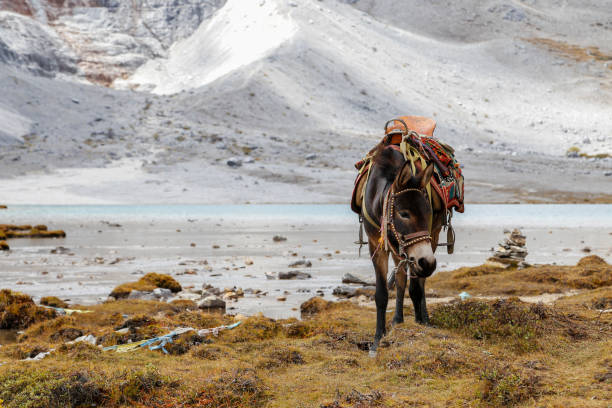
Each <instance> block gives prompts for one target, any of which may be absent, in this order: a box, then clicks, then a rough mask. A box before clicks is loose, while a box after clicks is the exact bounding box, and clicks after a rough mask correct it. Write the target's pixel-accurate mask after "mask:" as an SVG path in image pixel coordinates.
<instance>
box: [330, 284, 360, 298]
mask: <svg viewBox="0 0 612 408" xmlns="http://www.w3.org/2000/svg"><path fill="white" fill-rule="evenodd" d="M332 294H334V295H336V296H340V297H348V298H350V297H353V296H355V295H356V294H357V288H354V287H352V286H347V285H340V286H338V287H336V288H335V289H334V291H333V292H332Z"/></svg>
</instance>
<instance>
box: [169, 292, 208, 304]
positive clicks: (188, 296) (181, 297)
mask: <svg viewBox="0 0 612 408" xmlns="http://www.w3.org/2000/svg"><path fill="white" fill-rule="evenodd" d="M201 298H202V296H201V295H198V294H197V293H189V292H181V293H179V294H178V295H176V296H175V297H173V298H172V300H193V301H194V302H197V301H198V300H200V299H201Z"/></svg>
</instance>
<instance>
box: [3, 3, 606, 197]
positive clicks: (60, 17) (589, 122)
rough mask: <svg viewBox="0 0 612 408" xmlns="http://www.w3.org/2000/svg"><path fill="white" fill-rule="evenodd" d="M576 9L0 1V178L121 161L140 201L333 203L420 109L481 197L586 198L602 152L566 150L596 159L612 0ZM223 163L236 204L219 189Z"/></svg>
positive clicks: (601, 147)
mask: <svg viewBox="0 0 612 408" xmlns="http://www.w3.org/2000/svg"><path fill="white" fill-rule="evenodd" d="M586 3H588V4H585V2H583V1H577V0H575V1H560V0H558V1H543V0H529V1H518V0H517V1H511V2H508V1H503V0H487V1H484V2H483V1H476V0H469V1H465V2H452V1H441V0H434V1H431V2H426V3H424V2H397V1H392V0H377V1H374V0H350V1H339V0H322V1H320V0H294V1H287V0H227V1H222V0H209V1H189V0H173V1H170V0H155V1H153V0H134V1H131V2H121V1H111V0H80V1H77V0H74V1H62V0H37V1H34V0H27V1H25V0H24V1H9V0H0V10H2V11H0V86H2V88H1V89H3V91H4V97H3V98H1V99H0V121H2V123H3V125H2V127H1V128H0V144H3V145H4V148H3V149H4V153H0V160H2V162H3V163H2V166H3V167H2V173H3V174H8V175H13V176H16V175H23V174H24V173H29V172H32V171H34V170H36V169H38V170H45V169H46V170H45V171H51V170H52V169H56V168H67V169H70V168H82V167H94V168H98V169H100V172H101V173H104V172H105V171H106V170H105V169H109V168H111V169H113V168H116V167H117V166H119V167H121V166H123V165H126V166H128V167H129V168H135V169H137V172H141V173H142V175H141V177H140V176H138V177H134V178H133V179H130V180H128V181H125V180H124V182H122V183H123V184H122V188H124V187H125V188H127V189H128V190H132V191H133V188H132V187H133V185H139V186H140V187H139V188H140V189H141V190H143V191H144V192H145V193H146V194H150V195H148V196H147V199H148V200H150V201H156V200H157V198H156V197H157V196H156V195H155V194H158V193H159V191H160V189H159V188H156V189H154V191H151V192H150V193H148V191H149V190H150V189H149V187H151V186H157V185H160V183H161V184H164V183H169V184H172V183H170V181H169V180H170V179H171V178H175V177H178V178H179V179H180V180H182V182H181V183H182V184H181V185H178V184H176V183H175V184H173V185H172V186H170V187H168V188H169V191H167V192H165V193H164V194H162V197H160V198H159V200H161V201H185V200H187V201H190V202H198V201H204V202H214V201H215V200H221V201H240V200H241V199H243V200H249V201H342V200H343V199H344V198H345V196H346V195H347V194H348V193H347V191H348V190H350V184H351V183H350V179H351V178H352V176H353V172H352V170H351V162H353V161H355V160H356V159H357V158H358V157H359V156H360V155H361V154H362V153H363V152H364V151H366V150H367V149H368V148H369V147H370V146H371V145H372V144H373V143H375V141H376V140H377V138H378V137H380V135H381V131H380V128H381V126H382V124H384V122H385V121H386V120H388V119H390V118H392V117H394V116H396V115H400V114H417V115H426V116H433V117H435V118H436V120H437V121H438V130H437V132H438V136H439V137H440V138H441V139H443V140H445V141H447V142H450V143H451V144H453V145H455V146H456V147H458V154H459V157H460V159H461V160H462V161H463V162H464V163H465V164H466V173H467V175H468V176H469V177H471V179H472V180H473V181H474V183H471V184H468V193H469V192H470V189H474V188H476V190H473V191H475V192H478V196H479V198H480V199H483V200H493V199H497V198H496V197H501V198H500V199H502V200H507V199H509V197H511V198H513V199H518V200H523V199H527V195H529V194H530V193H529V191H532V190H536V191H539V190H542V191H544V190H546V191H549V190H555V189H556V188H559V187H560V186H559V185H560V183H559V182H558V181H559V180H560V179H561V178H563V177H567V176H568V175H571V176H572V177H574V178H576V177H578V179H577V181H580V182H582V183H580V186H579V187H578V188H579V189H583V190H584V191H589V189H590V187H589V185H590V182H589V181H588V180H589V177H593V178H595V177H599V178H601V177H602V176H603V175H604V174H607V173H608V172H609V169H610V167H612V164H611V163H610V159H603V160H594V161H586V160H579V159H573V160H570V159H566V158H564V156H565V153H566V151H567V150H568V149H569V148H570V147H573V148H574V150H575V148H576V147H577V148H579V149H580V152H584V153H587V154H592V155H594V154H603V155H605V154H609V153H611V152H612V118H611V117H612V115H611V112H612V108H611V105H610V102H609V101H610V100H612V99H611V96H612V92H611V89H612V62H611V58H612V57H610V55H612V42H610V41H609V39H610V38H611V37H612V1H610V0H606V1H590V2H586ZM24 146H27V148H24ZM15 155H17V156H15ZM231 156H237V157H239V158H240V157H241V158H242V159H243V161H244V162H245V165H244V166H242V167H241V168H238V169H229V168H228V167H227V166H226V165H225V161H226V159H227V158H229V157H231ZM16 157H18V159H16ZM43 157H44V159H43ZM307 157H308V158H309V159H306V158H307ZM14 159H16V160H14ZM41 160H42V161H41ZM250 160H253V161H254V163H252V164H249V163H248V162H249V161H250ZM134 162H137V163H138V165H137V166H134ZM130 166H131V167H130ZM470 169H473V170H470ZM66 171H68V172H69V171H70V170H66ZM133 171H136V170H133ZM471 171H472V173H471V174H470V172H471ZM534 172H536V173H537V174H538V180H539V181H538V180H536V181H534V180H533V178H532V175H533V173H534ZM107 173H108V174H109V177H108V180H106V179H105V180H106V181H105V183H110V185H113V186H115V187H116V184H117V183H113V182H112V176H111V174H115V173H114V170H113V171H110V172H107ZM186 173H188V174H189V175H187V174H186ZM177 174H180V176H179V175H177ZM203 174H207V175H211V174H214V178H215V180H211V178H210V177H204V178H203V177H202V175H203ZM153 175H155V177H154V176H153ZM238 175H239V177H241V179H239V181H240V183H238V184H241V185H242V184H244V185H247V186H248V185H249V184H250V183H255V182H257V185H258V186H259V187H257V188H254V189H253V192H250V193H249V194H250V195H249V194H247V196H248V197H250V199H249V198H246V199H244V194H242V195H241V194H236V196H235V197H234V196H231V197H229V196H227V194H224V193H223V191H224V186H226V185H227V183H228V182H232V181H235V179H236V177H238ZM491 175H495V179H496V180H495V181H494V182H492V180H491ZM56 176H57V175H56ZM64 176H65V175H64ZM191 176H193V179H190V177H191ZM58 177H61V176H58ZM332 179H333V180H332ZM15 180H17V179H15ZM216 180H218V181H216ZM605 180H606V182H610V183H612V180H610V181H608V180H609V179H608V178H606V179H605ZM147 181H148V184H146V183H145V182H147ZM527 181H529V182H530V183H533V184H531V185H530V186H529V187H525V184H526V182H527ZM7 182H8V181H7ZM584 182H586V184H585V183H584ZM15 183H17V184H15V186H14V189H13V190H11V191H13V194H15V195H17V194H18V191H21V190H20V188H21V186H22V185H23V183H18V182H17V181H15ZM82 184H83V183H81V182H78V181H77V182H74V180H73V182H71V184H70V186H76V187H71V188H73V189H74V191H73V193H74V195H76V196H79V195H81V196H88V197H94V198H95V199H96V200H97V199H103V200H106V201H111V202H115V201H122V199H124V198H125V195H121V194H117V195H116V196H113V195H112V193H109V191H114V190H113V189H112V188H110V187H108V186H107V187H104V186H102V187H99V188H93V189H92V187H91V186H89V187H87V188H86V187H84V186H83V185H82ZM140 184H142V185H140ZM179 184H180V183H179ZM5 185H6V186H9V184H6V183H5ZM251 185H252V184H251ZM288 185H290V186H291V188H292V189H295V191H294V193H295V194H294V195H293V196H292V197H293V198H290V199H288V198H287V197H288V196H287V195H285V194H281V193H280V192H279V191H282V189H283V188H286V187H287V186H288ZM126 186H127V187H126ZM338 186H342V187H340V188H339V187H338ZM475 186H480V187H475ZM9 187H10V186H9ZM175 187H176V191H175V190H174V189H175ZM7 188H8V187H7ZM62 188H64V189H65V188H67V187H65V186H64V187H62ZM245 188H248V187H245ZM148 189H149V190H148ZM211 189H212V190H211ZM279 189H280V190H279ZM210 191H218V192H220V195H221V197H223V198H220V196H219V195H214V197H216V198H214V197H213V196H211V195H206V197H204V198H203V196H204V193H203V192H210ZM547 194H548V193H547ZM468 196H469V194H468ZM483 197H484V198H483ZM58 200H59V201H61V199H59V198H58ZM543 200H544V198H543ZM23 201H27V200H26V199H24V200H23ZM94 201H95V200H94ZM128 201H129V200H128Z"/></svg>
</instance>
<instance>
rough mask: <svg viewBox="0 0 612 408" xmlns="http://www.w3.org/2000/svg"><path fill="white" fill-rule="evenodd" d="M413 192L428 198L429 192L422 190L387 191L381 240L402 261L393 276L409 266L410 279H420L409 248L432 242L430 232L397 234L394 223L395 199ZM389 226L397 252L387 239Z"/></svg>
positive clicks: (390, 189)
mask: <svg viewBox="0 0 612 408" xmlns="http://www.w3.org/2000/svg"><path fill="white" fill-rule="evenodd" d="M411 191H418V192H420V193H422V194H424V195H425V196H427V191H426V190H425V189H421V188H405V189H403V190H400V191H398V192H393V185H391V187H390V188H389V190H388V191H387V194H386V195H385V200H384V203H383V215H382V221H383V222H382V223H381V228H380V229H381V238H382V239H383V240H384V242H385V248H386V249H390V250H391V252H393V254H394V255H395V256H396V257H398V258H399V259H400V261H399V262H398V263H397V265H396V266H395V268H394V269H393V274H394V275H395V274H396V273H397V272H398V271H399V270H400V268H401V267H402V266H404V264H408V265H409V267H410V268H407V269H410V278H418V276H417V275H416V274H415V273H414V272H413V268H412V266H414V265H415V263H416V262H415V261H413V260H410V259H409V258H408V248H410V247H411V246H413V245H414V244H417V243H419V242H422V241H430V242H431V235H430V233H429V231H427V230H422V231H417V232H413V233H411V234H407V235H403V236H402V234H400V233H398V232H397V229H395V224H394V223H393V219H394V215H395V198H396V197H397V196H400V195H402V194H404V193H408V192H411ZM387 226H388V227H389V229H390V230H391V232H392V233H393V236H394V237H395V240H396V241H397V250H396V249H395V248H393V245H391V243H390V242H389V239H388V237H387Z"/></svg>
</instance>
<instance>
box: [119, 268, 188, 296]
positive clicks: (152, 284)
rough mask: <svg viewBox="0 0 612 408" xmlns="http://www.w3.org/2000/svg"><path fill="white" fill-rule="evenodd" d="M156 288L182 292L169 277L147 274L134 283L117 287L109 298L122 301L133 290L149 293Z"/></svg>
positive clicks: (179, 285) (177, 284)
mask: <svg viewBox="0 0 612 408" xmlns="http://www.w3.org/2000/svg"><path fill="white" fill-rule="evenodd" d="M156 288H164V289H170V290H171V291H172V292H173V293H176V292H180V291H181V290H182V288H181V284H180V283H178V282H177V281H176V279H174V278H173V277H172V276H170V275H165V274H159V273H147V274H146V275H145V276H143V277H142V278H140V279H139V280H137V281H136V282H128V283H124V284H122V285H119V286H117V287H116V288H115V289H113V291H112V292H111V293H110V296H113V297H114V298H116V299H123V298H127V297H128V296H129V295H130V293H131V292H132V291H133V290H139V291H143V292H150V291H152V290H154V289H156Z"/></svg>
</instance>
